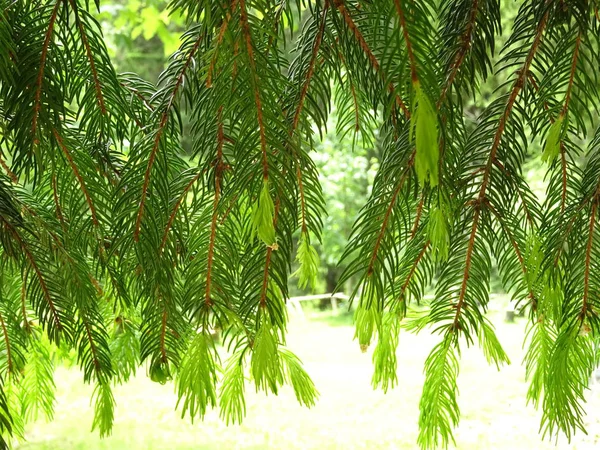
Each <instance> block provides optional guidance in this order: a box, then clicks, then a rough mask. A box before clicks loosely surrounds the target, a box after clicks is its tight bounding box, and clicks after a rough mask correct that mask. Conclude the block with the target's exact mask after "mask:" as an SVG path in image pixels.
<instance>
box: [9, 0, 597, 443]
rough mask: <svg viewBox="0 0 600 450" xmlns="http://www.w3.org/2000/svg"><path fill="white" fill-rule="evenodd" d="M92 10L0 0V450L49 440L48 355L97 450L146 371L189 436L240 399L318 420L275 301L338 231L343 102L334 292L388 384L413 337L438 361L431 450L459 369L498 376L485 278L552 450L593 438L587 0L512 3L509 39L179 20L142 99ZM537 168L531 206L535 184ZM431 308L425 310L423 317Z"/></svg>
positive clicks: (370, 9) (449, 419) (297, 22)
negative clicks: (220, 347) (349, 205)
mask: <svg viewBox="0 0 600 450" xmlns="http://www.w3.org/2000/svg"><path fill="white" fill-rule="evenodd" d="M99 7H100V5H99V0H96V2H95V4H90V3H89V2H88V1H87V0H86V1H82V0H0V156H1V158H0V165H1V166H2V167H1V168H2V177H1V178H0V348H1V350H2V351H1V353H0V372H1V376H2V384H1V387H2V388H1V389H0V434H1V436H2V439H3V442H4V443H5V445H6V443H7V442H9V441H10V440H11V437H22V435H23V424H24V423H25V421H27V420H31V419H32V418H35V417H36V416H37V414H38V413H40V412H43V413H45V414H47V415H49V416H51V414H52V407H53V388H54V386H53V383H52V361H53V352H54V351H55V349H56V348H57V347H58V348H63V349H69V348H71V349H74V350H75V352H76V354H77V358H78V361H79V364H80V366H81V368H82V371H83V374H84V379H85V381H87V382H90V383H94V384H95V385H96V389H95V391H94V399H95V408H96V413H95V416H94V422H93V427H94V428H98V429H99V430H100V433H101V434H107V433H109V432H110V429H111V425H112V421H113V416H114V414H113V411H114V405H115V398H114V397H113V394H112V390H111V389H112V386H113V384H114V383H116V382H117V383H118V382H124V381H126V380H127V379H128V378H129V377H130V376H131V374H132V373H133V372H134V371H135V370H136V368H137V367H138V366H139V365H140V364H142V363H143V364H145V365H146V367H147V370H148V372H149V376H150V377H151V379H152V380H154V381H157V382H160V383H165V382H167V381H168V380H171V379H175V383H176V386H177V392H178V397H179V401H178V404H179V405H180V406H181V409H182V414H183V415H189V416H190V417H191V418H192V419H194V418H196V417H202V416H203V415H204V413H205V412H206V410H207V409H208V408H209V407H213V406H215V405H220V408H221V416H222V417H223V419H224V420H225V421H226V422H228V423H231V422H239V421H240V420H242V418H243V416H244V414H245V401H244V389H245V378H246V377H250V378H251V379H252V381H253V382H254V385H255V387H256V389H257V390H263V391H266V392H275V393H276V392H277V391H278V389H279V388H280V387H281V385H282V384H285V383H289V384H291V386H292V387H293V389H294V391H295V393H296V396H297V398H298V401H299V402H300V403H302V404H305V405H307V406H310V405H312V404H314V402H315V401H316V399H317V396H318V393H317V391H316V389H315V386H314V385H313V383H312V381H311V380H310V377H309V376H308V374H307V373H306V372H305V371H304V369H303V368H302V365H301V362H300V361H299V360H298V358H297V357H296V356H294V355H293V354H292V353H291V352H290V351H289V350H287V349H286V348H285V335H286V321H287V316H286V307H285V299H286V298H287V295H288V278H289V277H290V272H291V265H292V261H294V260H295V259H297V260H298V261H299V263H300V269H299V270H298V272H297V273H298V275H299V278H300V280H299V281H300V283H301V285H303V286H305V285H307V284H312V285H314V283H315V273H316V271H317V270H318V266H319V261H318V258H317V254H316V252H315V250H314V245H315V243H318V242H319V240H320V238H321V226H322V220H323V217H324V216H325V211H326V208H325V205H324V202H323V193H322V191H321V188H320V185H319V180H318V174H317V170H316V166H315V164H314V162H313V160H312V156H311V150H312V149H313V147H314V146H315V144H316V143H315V141H316V140H317V139H318V137H319V135H323V134H325V133H326V124H327V123H328V117H329V115H330V114H331V113H332V110H333V108H332V105H335V110H336V111H337V114H338V118H339V120H338V125H337V130H336V131H337V133H338V134H339V135H340V136H346V135H355V136H356V135H361V136H362V138H363V139H365V140H366V141H372V142H376V145H377V147H378V149H380V153H381V162H380V167H379V169H378V173H377V176H376V179H375V181H374V184H373V187H372V191H371V194H370V198H369V199H368V201H367V203H366V205H365V206H364V208H363V209H362V211H361V213H360V215H359V218H358V220H357V221H356V223H355V226H354V231H353V233H352V236H351V240H350V243H349V245H348V247H347V249H346V251H345V253H344V256H343V260H344V264H345V265H346V270H345V272H344V274H343V275H342V277H341V280H340V283H344V282H345V281H347V280H348V279H351V278H353V279H358V280H359V283H358V286H357V288H356V290H355V291H354V292H353V299H354V300H355V301H356V304H357V311H356V319H357V332H356V336H357V338H358V340H359V342H360V345H361V346H362V347H363V348H365V349H366V347H367V346H368V345H370V344H371V343H372V342H376V349H375V352H374V354H373V361H374V365H375V373H374V376H373V385H374V386H375V387H382V388H383V389H384V390H387V389H389V388H391V387H394V386H395V385H396V384H397V377H396V371H397V367H396V366H397V361H396V357H395V351H396V348H397V345H398V338H399V337H398V335H399V332H400V328H401V327H402V326H405V327H407V328H409V329H411V330H415V331H418V330H421V329H423V328H425V327H431V328H432V329H433V330H434V332H435V333H437V334H439V336H440V342H439V344H438V345H436V346H435V347H434V348H433V349H432V351H431V354H430V355H429V357H428V358H427V361H426V364H425V382H424V387H423V396H422V400H421V415H420V418H419V426H420V435H419V440H418V441H419V445H420V446H421V447H422V448H433V447H437V446H439V445H442V446H445V445H448V443H450V442H452V441H453V437H452V430H453V428H454V427H455V426H456V425H457V423H458V420H459V416H460V412H459V403H458V395H457V394H458V392H457V382H456V380H457V376H458V373H459V367H460V352H461V349H463V348H464V347H466V346H470V345H474V344H478V345H479V346H480V347H481V348H482V350H483V352H484V354H485V356H486V357H487V359H488V360H489V361H490V363H493V364H496V365H498V366H500V365H501V364H504V363H507V362H508V358H507V356H506V355H505V353H504V351H503V350H502V348H501V345H500V342H499V341H498V339H497V338H496V336H495V334H494V330H493V327H492V326H491V325H490V324H489V322H488V321H487V319H486V318H485V312H486V309H487V307H488V304H489V294H488V293H489V280H490V271H491V269H492V266H493V265H496V266H497V267H498V270H499V273H500V275H501V277H502V279H503V281H504V283H505V286H506V287H507V289H509V290H510V292H511V294H512V296H513V298H514V299H515V300H516V301H517V302H519V305H520V306H521V307H522V308H524V309H525V310H526V311H528V314H529V318H530V324H529V330H528V334H527V342H528V351H527V356H526V359H525V366H526V370H527V376H528V378H529V380H530V381H531V388H530V390H529V392H528V395H527V398H528V400H530V401H531V402H533V403H534V404H535V405H536V406H538V407H539V408H540V409H541V411H542V424H541V431H542V434H544V435H545V436H554V435H556V434H557V433H559V432H562V433H564V434H566V435H567V437H571V436H572V434H573V433H574V432H575V431H576V430H578V429H580V430H583V428H584V426H583V419H582V417H583V415H584V409H583V403H584V393H585V390H586V388H587V383H588V379H589V375H590V373H591V371H592V370H593V368H594V366H595V365H596V364H597V362H598V361H597V352H596V351H595V342H597V340H598V337H599V336H600V321H599V316H598V313H599V312H600V270H599V269H600V236H599V235H600V233H599V232H598V230H597V219H598V204H599V201H600V131H597V130H598V118H599V115H598V105H600V98H599V97H600V96H599V88H600V83H599V80H598V70H597V69H598V67H599V64H600V38H599V36H600V16H599V14H598V7H599V3H598V0H524V1H522V4H521V6H520V8H519V11H518V14H517V16H516V18H515V19H514V22H512V23H501V22H502V21H501V19H500V17H501V16H500V3H499V0H377V1H374V0H373V1H360V2H359V1H354V0H314V1H304V0H297V1H295V2H292V1H285V0H280V1H277V0H232V1H229V2H224V1H214V0H193V1H191V0H173V1H172V2H171V4H170V6H169V10H170V11H171V12H172V13H173V14H174V15H175V17H177V20H178V21H180V20H183V21H184V22H185V24H186V31H185V33H184V34H183V36H182V37H181V41H180V45H179V49H178V50H177V51H176V52H175V53H174V54H173V55H172V56H171V57H170V59H169V63H168V66H167V68H166V70H165V71H164V72H163V73H162V74H161V76H160V77H159V79H158V82H157V83H156V84H153V83H151V82H149V81H146V80H143V79H141V78H140V77H138V76H136V75H135V74H131V73H127V74H117V73H116V71H115V70H114V68H113V65H112V63H111V60H110V58H109V56H108V53H107V49H106V45H105V42H104V39H103V36H102V32H101V30H100V27H99V24H98V22H97V21H96V20H95V19H94V15H93V14H94V10H95V9H99ZM503 28H504V29H509V30H510V33H509V38H508V40H507V41H506V42H505V43H504V45H503V47H502V49H501V50H500V52H499V54H495V49H496V46H497V45H496V40H497V38H498V37H499V36H500V33H501V32H502V29H503ZM492 73H494V74H495V77H497V78H498V79H500V80H502V83H501V85H500V86H499V88H498V89H497V91H496V93H495V94H494V98H493V100H492V101H491V103H489V105H488V106H487V107H486V108H485V110H484V111H483V113H482V114H481V115H480V116H479V117H476V118H473V117H471V116H470V115H469V111H468V110H467V109H466V108H465V106H466V105H467V104H468V101H469V99H470V98H472V97H475V98H477V96H478V95H479V94H478V93H479V87H480V86H481V84H482V83H483V82H485V81H486V80H487V79H488V77H490V75H491V74H492ZM183 113H185V117H187V118H189V121H190V127H189V130H190V131H189V132H190V134H191V139H192V142H193V148H192V151H191V154H184V152H183V151H182V149H181V147H180V142H181V137H182V126H183V123H184V121H183V119H182V117H183ZM374 129H376V130H377V132H376V133H374V132H373V130H374ZM531 144H533V145H531ZM540 148H543V153H542V151H541V150H539V149H540ZM536 152H537V153H538V154H540V153H542V156H541V157H542V159H543V160H544V161H546V162H547V163H548V168H547V176H546V177H547V181H548V183H547V185H548V188H547V193H546V197H545V199H543V200H538V199H537V198H536V197H535V196H534V195H533V193H532V192H531V190H530V188H529V186H528V184H527V182H526V180H525V178H524V176H523V173H522V167H523V163H524V161H525V160H526V159H527V158H530V157H535V156H538V155H536V154H535V153H536ZM297 233H298V234H297ZM298 237H299V239H298ZM298 242H299V252H298V254H297V256H296V254H295V253H296V252H295V249H294V247H295V246H296V245H298ZM428 286H433V287H434V289H435V293H436V294H435V298H434V299H433V300H432V301H431V302H430V303H429V304H428V305H427V310H426V312H425V313H424V314H420V315H415V313H414V312H413V311H412V310H411V309H410V308H408V306H409V305H410V304H414V303H418V302H420V301H421V300H422V297H423V293H424V291H425V289H426V288H427V287H428ZM215 328H219V329H221V330H223V334H224V337H225V342H226V344H227V349H228V352H227V354H228V355H229V356H228V357H227V359H226V361H222V360H221V356H220V354H219V352H217V349H216V347H215V345H214V344H213V341H212V340H211V338H210V333H211V330H213V329H215ZM222 368H223V370H222Z"/></svg>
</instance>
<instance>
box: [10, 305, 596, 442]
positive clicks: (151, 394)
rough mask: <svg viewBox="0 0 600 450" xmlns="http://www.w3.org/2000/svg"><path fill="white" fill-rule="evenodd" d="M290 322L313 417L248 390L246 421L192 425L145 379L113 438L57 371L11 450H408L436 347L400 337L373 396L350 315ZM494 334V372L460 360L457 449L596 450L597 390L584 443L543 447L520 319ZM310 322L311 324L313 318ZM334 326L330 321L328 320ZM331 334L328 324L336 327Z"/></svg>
mask: <svg viewBox="0 0 600 450" xmlns="http://www.w3.org/2000/svg"><path fill="white" fill-rule="evenodd" d="M315 314H317V313H314V312H313V313H311V314H308V315H307V317H308V318H306V319H302V318H300V317H292V320H291V323H290V327H289V328H290V330H289V338H288V344H289V347H290V348H291V349H292V350H294V351H295V352H296V353H297V354H298V356H300V358H301V359H302V360H303V361H304V363H305V365H306V368H307V370H308V372H309V373H310V374H311V376H312V378H313V380H314V381H315V383H316V385H317V387H318V389H319V390H320V393H321V396H320V399H319V401H318V404H317V406H316V407H314V408H313V409H310V410H309V409H306V408H302V407H300V406H298V404H297V402H296V400H295V397H294V395H293V392H292V391H291V389H284V390H283V392H282V393H281V394H280V395H279V396H273V395H270V396H265V395H264V394H262V393H261V394H256V393H255V392H254V389H253V388H252V387H251V386H248V389H247V404H248V416H247V418H246V420H245V422H244V423H243V424H242V425H240V426H231V427H226V426H225V424H224V423H222V422H221V421H220V420H219V418H218V412H217V411H212V412H210V413H209V414H208V416H207V417H206V419H205V420H204V421H199V422H198V421H197V422H196V423H194V424H191V423H190V422H189V420H188V419H183V420H182V419H181V418H180V414H179V412H177V411H174V406H175V403H176V396H175V394H174V387H173V385H172V384H171V385H165V386H161V385H159V384H156V383H153V382H151V381H150V380H149V379H147V378H146V377H145V376H144V374H143V373H139V374H138V376H137V377H136V378H135V379H134V380H133V381H132V382H130V383H129V384H127V385H125V386H121V387H118V388H116V389H115V397H116V399H117V403H118V405H117V410H116V421H115V426H114V430H113V434H112V436H110V437H109V438H106V439H100V438H99V437H98V436H97V433H90V427H91V423H92V410H91V407H90V400H89V399H90V395H91V391H92V389H91V388H90V387H89V386H85V385H83V384H82V382H81V374H80V373H79V372H78V371H77V370H75V369H67V368H59V369H58V370H57V372H56V384H57V388H58V393H57V395H58V397H57V405H56V415H55V420H54V422H52V423H44V422H38V423H34V424H32V425H31V426H29V427H28V429H27V433H26V437H27V442H25V443H23V444H21V445H20V446H19V447H18V448H20V449H29V450H34V449H35V450H41V449H61V450H74V449H81V450H83V449H85V450H95V449H111V450H119V449H238V448H244V449H313V448H314V449H338V448H339V449H361V448H364V449H379V448H381V449H387V448H390V449H415V448H416V438H417V432H418V430H417V421H418V414H419V411H418V404H419V397H420V394H421V387H422V383H423V373H422V368H423V362H424V360H425V357H426V355H427V354H428V353H429V351H430V349H431V348H432V347H433V346H434V345H435V343H436V342H437V340H438V339H439V338H438V337H437V336H431V335H428V334H427V333H425V332H423V333H422V334H420V335H419V336H414V335H411V334H409V333H407V332H403V333H402V334H401V337H400V348H399V350H398V366H399V367H398V378H399V386H398V387H396V388H395V389H394V390H393V391H391V392H388V394H385V395H384V394H383V393H382V392H380V391H373V390H372V388H371V374H372V369H371V351H369V352H367V353H364V354H363V353H361V351H360V349H359V347H358V344H357V343H356V342H355V341H353V334H354V330H353V328H352V327H351V326H350V325H349V322H350V320H349V319H348V317H347V316H345V315H341V316H339V317H331V316H330V315H329V313H320V314H317V317H316V318H315V317H314V315H315ZM491 318H492V321H493V322H494V323H495V325H496V327H497V333H498V337H499V338H500V340H501V342H502V343H503V345H504V348H505V350H506V352H507V353H508V355H509V357H510V359H511V361H512V364H511V365H510V366H508V367H505V368H503V369H502V370H501V371H500V372H498V371H497V370H496V369H495V368H494V367H490V366H488V365H487V363H486V361H485V359H484V357H483V355H482V353H481V351H480V350H479V349H477V348H473V349H468V350H466V351H464V352H463V354H462V360H461V373H460V376H459V387H460V399H459V402H460V406H461V423H460V427H459V428H458V429H457V430H456V433H455V437H456V444H457V448H459V449H557V448H558V449H561V450H562V449H579V450H581V449H592V448H600V418H599V417H597V415H596V414H594V412H598V411H600V386H596V387H595V389H592V390H591V391H590V394H589V398H588V403H587V410H588V412H589V413H590V414H589V415H588V417H587V419H586V424H587V429H588V435H587V436H586V435H583V434H582V433H580V434H578V435H576V437H575V439H574V440H573V441H572V442H571V443H570V444H569V443H567V442H566V441H562V440H559V442H558V444H555V443H554V442H553V443H550V442H543V441H542V440H541V438H540V437H539V436H538V434H537V431H538V428H539V413H538V412H537V411H535V410H534V409H533V407H531V406H527V405H526V404H525V393H526V391H527V384H526V382H525V379H524V378H525V376H524V369H523V367H522V366H521V365H520V363H521V360H522V357H523V350H522V342H523V335H524V322H523V321H517V322H516V323H514V324H507V323H504V322H503V316H502V314H500V313H497V314H495V315H492V317H491ZM315 319H318V320H315ZM330 322H331V323H330ZM333 325H335V326H333Z"/></svg>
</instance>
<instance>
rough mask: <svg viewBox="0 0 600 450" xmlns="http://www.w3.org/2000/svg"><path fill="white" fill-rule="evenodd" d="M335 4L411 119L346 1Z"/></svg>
mask: <svg viewBox="0 0 600 450" xmlns="http://www.w3.org/2000/svg"><path fill="white" fill-rule="evenodd" d="M334 4H335V7H336V8H337V9H338V11H339V12H340V14H341V15H342V17H343V19H344V21H345V22H346V25H348V28H349V29H350V31H351V32H352V34H353V35H354V37H355V39H356V41H357V42H358V45H359V46H360V48H361V49H362V51H363V52H364V53H365V55H366V56H367V58H368V60H369V62H370V63H371V65H372V66H373V69H375V71H376V72H377V73H378V74H379V76H380V77H381V79H382V80H383V82H384V83H387V86H386V89H387V90H388V91H389V92H390V94H393V95H395V97H396V104H397V105H398V106H399V107H400V109H402V112H403V113H404V116H405V117H406V118H409V117H410V110H409V109H408V107H407V106H406V104H405V103H404V101H403V100H402V97H400V95H399V94H397V92H396V87H395V86H394V84H393V83H392V82H391V81H390V82H388V81H387V77H386V76H385V74H384V73H383V71H382V70H381V64H379V60H378V59H377V57H376V56H375V54H374V53H373V51H372V50H371V47H369V44H368V43H367V41H366V40H365V38H364V36H363V34H362V32H361V31H360V29H359V28H358V26H357V25H356V23H354V20H353V19H352V16H351V15H350V12H349V11H348V9H347V8H346V5H344V0H335V1H334Z"/></svg>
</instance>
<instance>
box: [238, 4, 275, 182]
mask: <svg viewBox="0 0 600 450" xmlns="http://www.w3.org/2000/svg"><path fill="white" fill-rule="evenodd" d="M239 4H240V23H241V26H242V33H243V34H244V42H245V44H246V52H247V54H248V62H249V64H248V65H249V68H250V80H251V85H252V90H253V91H254V103H255V106H256V115H257V119H258V129H259V133H260V149H261V152H262V165H263V179H265V180H267V179H268V178H269V162H268V158H267V136H266V131H265V123H264V119H263V109H262V102H261V99H260V89H259V84H258V75H257V73H256V61H255V59H254V48H253V45H252V34H251V31H250V23H249V21H248V11H247V10H246V0H239Z"/></svg>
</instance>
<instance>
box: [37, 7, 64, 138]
mask: <svg viewBox="0 0 600 450" xmlns="http://www.w3.org/2000/svg"><path fill="white" fill-rule="evenodd" d="M61 3H62V0H56V4H55V5H54V8H53V9H52V13H51V14H50V22H49V24H48V29H47V30H46V36H45V37H44V44H43V45H42V56H41V57H40V70H39V72H38V76H37V81H36V85H35V101H34V102H33V124H32V127H31V130H32V134H33V136H34V139H35V133H36V131H37V123H38V116H39V114H40V109H41V107H42V103H41V101H42V83H43V81H44V71H45V68H46V59H47V58H48V48H49V47H50V42H51V41H52V35H53V34H54V23H55V22H56V16H57V15H58V8H59V7H60V4H61Z"/></svg>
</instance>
